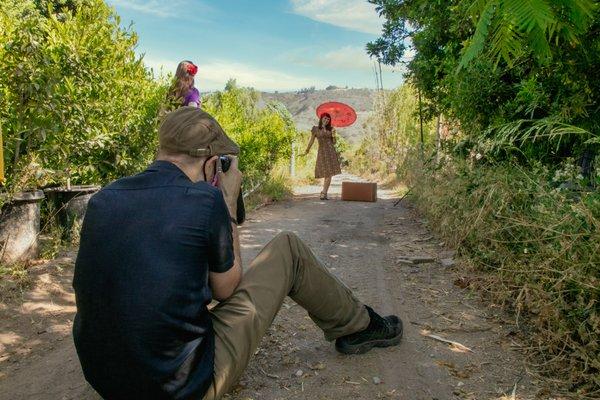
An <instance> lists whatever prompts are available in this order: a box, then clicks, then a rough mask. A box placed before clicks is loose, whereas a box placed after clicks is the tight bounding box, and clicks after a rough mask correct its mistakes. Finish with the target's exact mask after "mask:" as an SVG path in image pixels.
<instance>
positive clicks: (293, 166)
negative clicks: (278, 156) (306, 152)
mask: <svg viewBox="0 0 600 400" xmlns="http://www.w3.org/2000/svg"><path fill="white" fill-rule="evenodd" d="M290 176H291V177H292V178H295V177H296V141H295V140H293V141H292V159H291V162H290Z"/></svg>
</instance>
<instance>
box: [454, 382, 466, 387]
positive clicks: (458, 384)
mask: <svg viewBox="0 0 600 400" xmlns="http://www.w3.org/2000/svg"><path fill="white" fill-rule="evenodd" d="M464 385H465V384H464V382H458V383H457V384H456V386H458V387H461V386H464Z"/></svg>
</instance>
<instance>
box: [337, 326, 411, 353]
mask: <svg viewBox="0 0 600 400" xmlns="http://www.w3.org/2000/svg"><path fill="white" fill-rule="evenodd" d="M399 325H400V333H398V335H396V336H394V337H393V338H390V339H381V340H371V341H370V342H365V343H361V344H358V345H356V346H348V345H346V346H343V347H341V346H337V345H336V346H335V349H336V350H337V351H339V352H340V353H342V354H347V355H352V354H364V353H367V352H368V351H370V350H372V349H373V348H375V347H391V346H397V345H398V344H400V341H401V340H402V335H403V334H404V328H403V326H402V321H400V324H399Z"/></svg>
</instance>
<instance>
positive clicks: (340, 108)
mask: <svg viewBox="0 0 600 400" xmlns="http://www.w3.org/2000/svg"><path fill="white" fill-rule="evenodd" d="M317 116H318V117H319V124H318V125H317V126H313V128H312V131H311V133H312V135H311V138H310V141H309V143H308V147H307V148H306V152H305V153H304V155H305V156H306V155H307V154H308V153H309V152H310V149H311V148H312V145H313V144H314V142H315V139H316V140H317V141H318V143H319V150H318V153H317V163H316V165H315V178H317V179H320V178H323V191H322V192H321V196H320V199H321V200H329V199H328V197H327V192H328V191H329V186H330V185H331V178H332V177H334V176H335V175H339V174H341V173H342V169H341V166H340V159H339V157H338V154H337V152H336V150H335V143H336V131H335V128H334V126H338V127H345V126H350V125H352V124H353V123H354V122H355V121H356V112H355V111H354V110H353V109H352V108H351V107H350V106H347V105H345V104H342V103H325V104H322V105H320V106H319V107H318V108H317Z"/></svg>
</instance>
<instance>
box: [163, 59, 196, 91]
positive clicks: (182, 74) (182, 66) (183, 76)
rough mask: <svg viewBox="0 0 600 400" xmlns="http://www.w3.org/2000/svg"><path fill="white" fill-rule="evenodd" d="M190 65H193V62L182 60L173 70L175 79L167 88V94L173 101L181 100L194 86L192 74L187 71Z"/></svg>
mask: <svg viewBox="0 0 600 400" xmlns="http://www.w3.org/2000/svg"><path fill="white" fill-rule="evenodd" d="M190 65H194V63H193V62H191V61H188V60H184V61H182V62H180V63H179V65H178V66H177V71H176V72H175V79H174V81H173V84H172V85H171V89H169V93H168V96H169V98H171V99H172V100H175V101H183V99H185V96H187V94H188V93H189V91H190V89H191V88H192V87H193V86H194V76H193V75H191V74H190V73H189V72H188V68H189V66H190Z"/></svg>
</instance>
